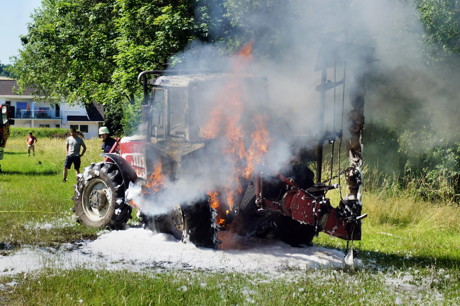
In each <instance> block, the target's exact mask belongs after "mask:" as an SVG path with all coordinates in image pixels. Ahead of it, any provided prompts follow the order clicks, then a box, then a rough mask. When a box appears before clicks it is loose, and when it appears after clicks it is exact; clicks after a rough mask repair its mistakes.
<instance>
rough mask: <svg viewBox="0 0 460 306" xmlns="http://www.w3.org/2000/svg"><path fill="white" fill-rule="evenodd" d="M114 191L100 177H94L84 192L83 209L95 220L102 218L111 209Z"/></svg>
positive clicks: (89, 217)
mask: <svg viewBox="0 0 460 306" xmlns="http://www.w3.org/2000/svg"><path fill="white" fill-rule="evenodd" d="M111 199H112V191H111V190H110V188H109V187H108V186H107V184H106V183H105V182H104V181H103V180H101V179H99V178H95V179H92V180H91V181H90V182H89V184H88V186H87V187H86V188H85V190H84V192H83V203H82V204H83V205H82V206H83V211H84V213H85V215H86V216H87V217H88V219H90V220H91V221H93V222H98V221H100V220H102V219H103V218H104V217H105V216H106V215H107V213H108V212H109V211H110V206H111V204H110V203H111Z"/></svg>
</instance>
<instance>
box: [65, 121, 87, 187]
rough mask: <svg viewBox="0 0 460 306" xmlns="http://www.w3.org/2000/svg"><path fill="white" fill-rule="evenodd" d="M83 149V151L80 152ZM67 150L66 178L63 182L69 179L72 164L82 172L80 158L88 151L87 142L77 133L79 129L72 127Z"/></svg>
mask: <svg viewBox="0 0 460 306" xmlns="http://www.w3.org/2000/svg"><path fill="white" fill-rule="evenodd" d="M82 148H83V149H82ZM81 149H82V151H81V153H80V150H81ZM65 152H66V158H65V163H64V178H63V179H62V181H63V182H66V181H67V173H68V171H69V169H70V167H72V164H73V166H74V168H75V171H77V174H79V173H80V164H81V159H80V158H81V157H82V156H83V155H84V154H85V152H86V145H85V142H84V141H83V139H82V138H80V137H79V136H78V135H77V130H76V129H75V128H74V127H71V128H70V136H69V137H68V138H67V139H66V141H65Z"/></svg>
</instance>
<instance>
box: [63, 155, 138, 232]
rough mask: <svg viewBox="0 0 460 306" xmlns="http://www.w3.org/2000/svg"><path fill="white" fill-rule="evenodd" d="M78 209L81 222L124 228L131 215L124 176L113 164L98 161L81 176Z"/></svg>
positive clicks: (76, 211)
mask: <svg viewBox="0 0 460 306" xmlns="http://www.w3.org/2000/svg"><path fill="white" fill-rule="evenodd" d="M72 199H73V200H74V203H75V204H74V208H73V210H74V212H75V214H76V216H77V221H78V222H79V223H81V224H83V225H86V226H89V227H94V228H110V229H122V228H124V227H125V225H126V222H128V220H129V219H130V218H131V210H132V208H131V206H129V205H128V204H126V203H125V188H124V185H123V178H122V176H121V173H120V171H119V169H118V167H117V165H115V164H113V163H105V162H101V163H97V164H92V165H91V166H89V167H87V168H85V170H84V172H83V173H82V174H80V175H78V177H77V184H76V185H75V193H74V196H73V197H72Z"/></svg>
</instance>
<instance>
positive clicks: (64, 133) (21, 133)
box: [10, 127, 70, 139]
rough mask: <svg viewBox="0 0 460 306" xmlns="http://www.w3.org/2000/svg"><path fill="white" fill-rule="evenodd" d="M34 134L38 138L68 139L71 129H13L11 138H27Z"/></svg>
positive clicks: (11, 129)
mask: <svg viewBox="0 0 460 306" xmlns="http://www.w3.org/2000/svg"><path fill="white" fill-rule="evenodd" d="M30 132H32V133H33V134H34V136H35V137H37V138H44V137H47V138H66V137H68V136H69V135H70V134H69V129H57V128H54V129H49V128H21V127H11V128H10V137H13V138H24V139H25V138H26V137H27V135H29V133H30Z"/></svg>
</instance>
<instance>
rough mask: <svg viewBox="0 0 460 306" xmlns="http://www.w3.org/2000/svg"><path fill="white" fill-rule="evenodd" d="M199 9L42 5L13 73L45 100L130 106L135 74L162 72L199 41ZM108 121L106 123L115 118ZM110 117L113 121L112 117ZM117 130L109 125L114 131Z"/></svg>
mask: <svg viewBox="0 0 460 306" xmlns="http://www.w3.org/2000/svg"><path fill="white" fill-rule="evenodd" d="M199 6H200V4H199V3H198V2H197V1H188V0H175V1H173V0H170V1H164V0H153V1H146V0H116V1H109V0H72V1H70V0H44V1H43V2H42V6H41V8H40V9H38V10H36V11H35V13H34V14H33V16H32V19H33V21H32V23H30V24H29V25H28V33H27V35H25V36H23V37H22V44H23V49H22V50H21V51H20V55H19V57H18V58H17V59H16V62H15V64H14V68H13V73H14V74H15V75H17V77H18V79H19V80H18V83H19V85H20V86H21V89H25V88H32V89H33V90H34V94H35V95H36V96H38V97H44V98H45V99H46V100H48V101H50V100H52V99H55V100H57V101H65V102H68V103H74V102H75V101H79V102H83V103H90V102H93V101H95V102H99V103H102V104H104V105H106V109H107V108H110V107H112V106H113V108H114V109H117V110H118V109H119V108H118V107H116V105H118V104H120V103H134V102H135V99H136V94H137V93H139V92H140V91H141V88H140V86H139V85H138V84H137V80H136V78H137V75H138V73H139V72H141V71H143V70H152V69H165V68H166V67H167V64H168V59H169V58H170V57H171V56H172V55H173V54H175V53H177V52H179V51H181V50H183V49H184V48H185V46H186V45H187V44H188V43H190V42H191V41H192V40H196V39H198V40H201V39H203V40H206V39H208V36H207V23H206V22H209V19H207V20H204V19H202V20H200V22H197V20H196V19H195V9H197V8H198V7H199ZM107 113H108V114H111V115H113V116H115V117H113V118H112V119H109V121H117V120H119V119H120V116H119V115H116V114H115V113H114V112H111V111H110V110H109V111H108V112H107ZM117 118H118V119H117ZM119 129H120V127H119V126H118V127H117V130H119Z"/></svg>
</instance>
